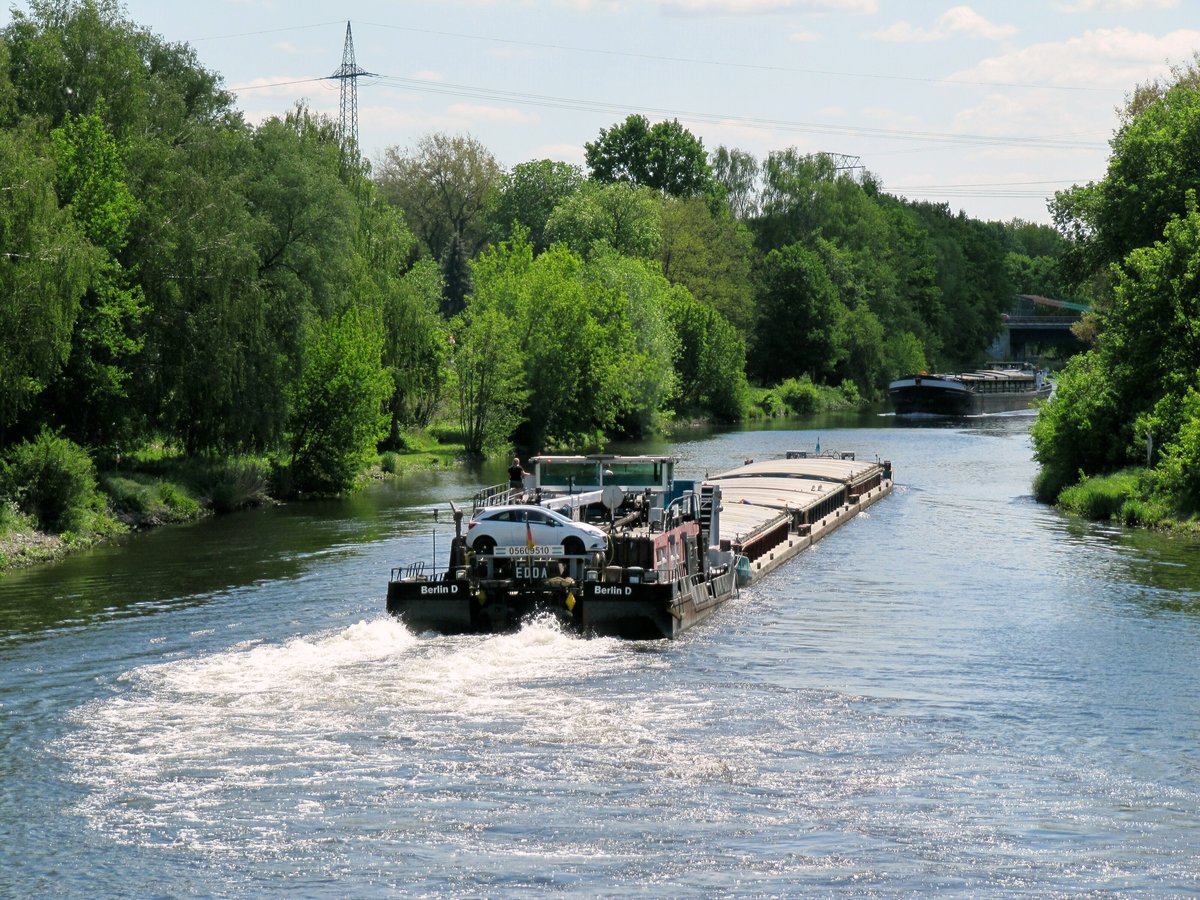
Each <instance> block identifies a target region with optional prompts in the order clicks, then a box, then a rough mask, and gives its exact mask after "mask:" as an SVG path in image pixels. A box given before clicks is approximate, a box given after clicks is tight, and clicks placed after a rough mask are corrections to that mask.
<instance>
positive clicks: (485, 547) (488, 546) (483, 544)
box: [474, 536, 496, 556]
mask: <svg viewBox="0 0 1200 900" xmlns="http://www.w3.org/2000/svg"><path fill="white" fill-rule="evenodd" d="M474 550H475V552H476V553H482V554H484V555H485V556H490V555H491V554H493V553H495V552H496V542H495V541H494V540H492V538H490V537H486V536H485V537H481V538H478V539H477V540H476V541H475V545H474Z"/></svg>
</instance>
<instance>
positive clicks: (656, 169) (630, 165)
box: [584, 115, 713, 197]
mask: <svg viewBox="0 0 1200 900" xmlns="http://www.w3.org/2000/svg"><path fill="white" fill-rule="evenodd" d="M584 149H585V150H586V158H587V164H588V169H589V170H590V171H591V175H592V178H594V179H595V180H597V181H601V182H606V183H610V182H615V181H624V182H628V183H629V184H634V185H641V186H643V187H648V188H652V189H653V190H656V191H660V192H662V193H664V194H669V195H671V196H673V197H694V196H697V195H699V194H711V193H712V190H713V179H712V172H711V170H710V169H709V166H708V154H707V153H705V151H704V142H703V141H701V140H700V139H699V138H698V137H696V136H695V135H694V134H692V133H691V132H690V131H688V130H687V129H686V128H684V127H683V126H682V125H680V124H679V120H678V119H671V120H670V121H664V122H658V123H657V124H655V125H651V124H650V121H649V120H648V119H647V118H646V117H645V116H641V115H631V116H629V117H628V118H627V119H626V120H625V121H624V122H622V123H621V124H619V125H614V126H613V127H612V128H601V129H600V136H599V137H598V138H597V139H596V140H595V141H592V142H589V143H587V144H584Z"/></svg>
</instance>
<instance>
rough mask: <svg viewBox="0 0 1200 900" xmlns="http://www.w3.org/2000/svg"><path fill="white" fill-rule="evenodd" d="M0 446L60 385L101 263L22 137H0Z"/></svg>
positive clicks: (49, 166) (46, 166) (43, 161)
mask: <svg viewBox="0 0 1200 900" xmlns="http://www.w3.org/2000/svg"><path fill="white" fill-rule="evenodd" d="M0 197H2V198H3V201H2V202H0V443H2V441H3V437H4V429H6V428H7V427H8V426H10V425H12V424H13V423H14V422H16V421H17V418H18V416H19V415H20V414H21V413H23V412H25V411H27V410H28V409H29V408H30V406H31V405H32V404H33V403H34V401H35V400H36V399H37V398H38V396H39V395H40V394H41V393H42V391H43V390H44V389H45V387H46V385H47V384H49V383H50V381H51V380H52V379H53V378H55V377H57V376H58V374H59V372H60V371H61V369H62V366H63V364H64V363H65V362H66V360H67V357H68V355H69V353H70V349H71V336H72V334H73V333H74V329H75V321H76V318H77V316H78V314H79V305H80V302H81V300H82V298H83V295H84V292H85V290H86V289H87V286H88V284H89V282H90V280H91V276H92V272H93V271H94V270H95V266H96V265H97V264H98V262H99V254H97V252H96V250H95V249H94V248H93V247H92V246H91V245H90V244H89V243H88V241H87V240H86V238H85V237H84V235H83V234H82V233H81V232H80V230H79V228H78V227H77V226H76V225H75V223H74V222H73V221H72V220H71V216H70V214H69V213H68V212H67V211H65V210H60V209H59V207H58V201H57V198H56V197H55V192H54V163H53V161H52V160H51V159H49V158H47V157H45V156H42V155H40V154H39V153H38V152H37V150H36V144H35V136H34V135H33V134H32V133H29V132H26V131H23V130H21V131H0Z"/></svg>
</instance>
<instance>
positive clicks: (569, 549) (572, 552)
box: [563, 537, 583, 556]
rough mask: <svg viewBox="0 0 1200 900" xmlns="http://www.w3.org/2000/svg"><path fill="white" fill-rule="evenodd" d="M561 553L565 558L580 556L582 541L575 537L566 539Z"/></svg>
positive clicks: (581, 553)
mask: <svg viewBox="0 0 1200 900" xmlns="http://www.w3.org/2000/svg"><path fill="white" fill-rule="evenodd" d="M563 552H564V553H566V554H567V556H582V555H583V541H581V540H580V539H579V538H577V537H569V538H567V539H566V540H565V541H563Z"/></svg>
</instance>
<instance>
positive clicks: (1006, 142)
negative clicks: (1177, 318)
mask: <svg viewBox="0 0 1200 900" xmlns="http://www.w3.org/2000/svg"><path fill="white" fill-rule="evenodd" d="M379 78H380V80H381V81H382V82H384V83H386V84H391V85H393V86H396V87H403V88H406V89H408V90H415V91H422V92H425V93H431V94H449V95H453V96H459V97H468V98H470V99H475V100H492V101H502V102H507V103H517V104H522V105H526V106H542V107H546V108H550V109H568V110H576V111H580V112H607V113H613V114H616V115H620V114H623V113H628V112H630V111H636V112H641V113H649V114H651V115H656V116H666V117H674V118H686V119H692V120H694V121H702V122H711V123H714V124H721V123H738V124H743V125H757V126H761V127H770V128H775V129H780V130H788V131H802V132H809V133H813V134H833V135H843V136H845V135H849V136H854V137H879V138H887V139H897V140H918V141H926V142H933V143H953V144H978V145H985V146H1011V145H1013V144H1019V145H1023V146H1032V147H1041V148H1054V149H1075V150H1079V149H1086V150H1093V149H1097V148H1099V147H1102V146H1105V145H1104V144H1103V143H1102V142H1099V141H1096V142H1089V141H1075V140H1066V139H1061V138H1054V137H1030V136H1027V135H1025V136H1017V135H983V134H969V133H951V132H937V131H915V130H907V129H892V128H871V127H867V126H855V125H833V124H829V123H822V122H797V121H791V120H787V119H770V118H763V117H758V116H740V115H734V114H728V113H708V112H696V111H694V110H677V109H663V108H661V107H650V106H639V105H636V104H625V103H611V102H608V101H601V100H586V99H580V98H571V97H554V96H550V95H545V94H529V93H523V92H519V91H502V90H495V89H492V88H481V87H476V86H473V85H462V84H450V83H448V82H436V81H422V80H419V79H415V78H403V77H400V76H395V75H381V76H379Z"/></svg>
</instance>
